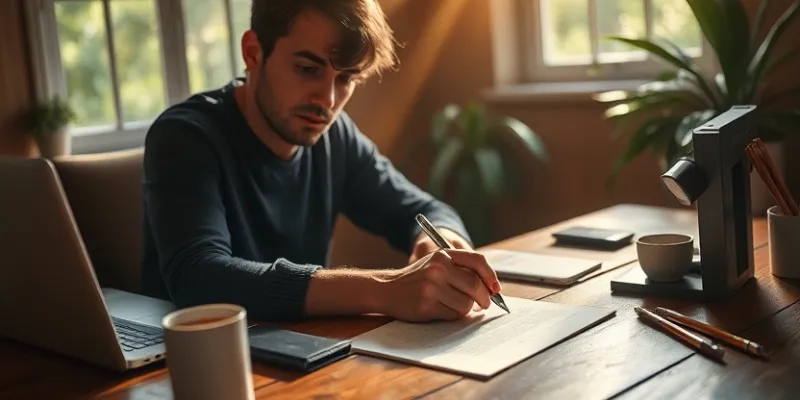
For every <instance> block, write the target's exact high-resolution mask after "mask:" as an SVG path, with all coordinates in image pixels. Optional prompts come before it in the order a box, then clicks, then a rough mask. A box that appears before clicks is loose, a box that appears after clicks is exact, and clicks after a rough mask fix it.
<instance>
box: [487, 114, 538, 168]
mask: <svg viewBox="0 0 800 400" xmlns="http://www.w3.org/2000/svg"><path fill="white" fill-rule="evenodd" d="M498 128H499V129H500V130H501V131H503V132H507V133H509V134H510V135H511V136H512V137H513V138H514V139H515V140H519V141H520V142H521V143H522V145H523V147H524V148H525V149H526V150H527V151H528V152H529V153H530V154H531V155H532V156H534V157H536V158H537V159H539V160H540V161H542V162H547V160H548V159H549V156H548V154H547V147H546V146H545V145H544V142H542V139H541V137H539V135H537V134H536V132H534V131H533V130H532V129H531V128H530V127H529V126H528V125H525V124H524V123H523V122H522V121H520V120H518V119H516V118H511V117H503V118H500V119H498V120H496V121H495V123H494V124H493V125H492V129H498Z"/></svg>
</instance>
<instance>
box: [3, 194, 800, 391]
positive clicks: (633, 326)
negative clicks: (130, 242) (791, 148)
mask: <svg viewBox="0 0 800 400" xmlns="http://www.w3.org/2000/svg"><path fill="white" fill-rule="evenodd" d="M573 225H585V226H596V227H613V228H621V229H629V230H632V231H634V232H636V233H637V234H639V235H640V234H646V233H651V232H664V231H670V232H684V233H694V232H696V228H695V227H696V222H695V219H694V214H693V213H692V212H691V211H687V210H673V209H661V208H652V207H645V206H635V205H620V206H616V207H612V208H609V209H605V210H601V211H598V212H595V213H592V214H588V215H585V216H582V217H578V218H574V219H571V220H568V221H565V222H563V223H560V224H557V225H553V226H551V227H548V228H545V229H541V230H538V231H535V232H531V233H528V234H525V235H522V236H519V237H515V238H511V239H509V240H506V241H503V242H499V243H496V244H494V245H492V246H490V247H491V248H502V249H510V250H519V251H541V252H548V253H551V254H565V255H567V254H568V255H571V256H578V257H586V258H596V259H599V260H602V261H603V262H604V263H605V264H607V265H604V268H603V270H602V271H600V272H599V273H597V274H595V275H594V276H592V277H591V278H590V279H587V280H585V281H584V282H581V283H578V284H576V285H573V286H572V287H567V288H562V287H556V286H545V285H534V284H524V283H513V282H508V281H506V282H504V293H505V294H506V295H508V296H517V297H525V298H529V299H541V300H543V301H550V302H555V303H563V304H572V305H582V306H594V307H606V308H612V309H615V310H616V312H617V313H616V316H615V317H614V318H612V319H611V320H609V321H606V322H605V323H603V324H601V325H599V326H596V327H594V328H592V329H590V330H588V331H586V332H584V333H582V334H581V335H578V336H577V337H575V338H572V339H570V340H568V341H565V342H563V343H561V344H559V345H557V346H555V347H553V348H551V349H548V350H547V351H544V352H542V353H540V354H539V355H537V356H535V357H532V358H530V359H528V360H526V361H523V362H522V363H520V364H518V365H516V366H514V367H512V368H511V369H509V370H507V371H505V372H503V373H501V374H500V375H498V376H496V377H495V378H493V379H491V380H488V381H480V380H473V379H469V378H464V377H461V376H459V375H455V374H450V373H445V372H440V371H435V370H431V369H426V368H421V367H415V366H408V365H405V364H402V363H398V362H394V361H388V360H382V359H379V358H374V357H369V356H363V355H353V356H350V357H348V358H347V359H345V360H342V361H340V362H337V363H335V364H332V365H329V366H327V367H325V368H322V369H321V370H319V371H316V372H314V373H311V374H301V373H297V372H291V371H282V370H279V369H276V368H273V367H270V366H267V365H263V364H260V363H256V364H254V366H253V379H254V385H255V388H256V394H257V397H258V398H264V399H266V398H269V399H274V398H370V399H382V398H392V399H394V398H419V397H426V398H427V397H430V398H448V399H449V398H455V399H465V398H515V399H516V398H608V397H612V396H616V395H620V394H621V395H622V396H623V397H631V398H639V397H648V398H651V396H653V393H654V392H659V394H658V396H661V392H663V393H664V395H663V397H683V396H686V397H693V398H694V397H702V396H706V395H711V396H714V397H716V396H717V394H719V393H722V394H739V393H745V394H746V393H768V394H770V395H772V394H775V395H777V396H778V397H780V395H781V394H782V393H784V392H783V391H782V390H783V389H775V390H772V389H769V387H767V385H766V382H769V383H770V384H772V383H775V384H778V383H785V384H789V385H791V384H792V382H789V381H788V380H789V378H781V376H782V374H785V373H794V374H795V375H797V372H798V371H797V368H798V367H796V366H790V363H791V361H792V360H798V354H797V353H798V351H800V350H799V349H800V346H798V345H797V344H795V343H796V342H797V331H798V327H800V324H799V323H798V315H800V310H798V306H797V305H795V306H792V304H795V303H796V302H797V301H798V299H800V284H798V283H793V282H789V281H786V280H781V279H777V278H775V277H774V276H772V275H771V274H770V273H769V256H768V247H767V246H766V242H767V229H766V222H765V220H763V219H759V220H756V221H754V225H753V233H754V237H753V239H754V247H755V248H756V251H755V257H756V266H757V268H756V279H754V280H752V281H751V282H749V283H748V284H746V285H745V286H744V287H743V288H742V289H741V290H740V291H739V292H738V293H736V294H735V295H734V296H733V297H731V298H730V299H728V300H725V301H718V302H707V303H703V302H692V301H686V300H679V299H670V298H654V297H636V296H622V295H616V294H612V293H611V291H610V281H611V280H612V279H613V278H615V277H616V276H619V275H620V274H623V273H625V272H627V270H628V269H630V268H631V266H630V265H628V264H629V263H628V262H621V263H620V264H619V265H616V263H618V262H619V260H622V259H625V258H626V257H628V256H629V254H628V253H626V252H631V251H632V247H633V246H628V247H627V248H625V249H622V250H619V251H616V252H604V251H591V250H576V249H565V248H560V247H558V246H555V245H554V243H553V239H552V237H551V236H550V234H551V233H552V232H553V231H556V230H559V229H563V228H565V227H568V226H573ZM633 254H634V258H635V253H633ZM634 306H645V307H656V306H664V307H669V308H673V309H675V310H677V311H679V312H682V313H685V314H687V315H690V316H693V317H696V318H699V319H701V320H703V321H707V322H710V323H712V324H715V325H717V326H719V327H721V328H723V329H727V330H731V331H733V332H741V333H743V334H747V335H750V336H748V337H749V338H751V339H754V340H757V341H761V342H762V343H763V344H764V345H766V346H768V347H771V348H773V349H775V350H776V351H778V353H776V358H775V359H773V361H771V362H770V363H762V362H758V361H755V362H753V360H752V359H750V358H749V357H747V356H742V355H740V354H734V351H733V350H729V351H728V355H726V362H727V365H724V366H722V365H719V364H714V363H712V362H710V361H708V360H707V359H705V358H704V357H702V356H697V355H694V354H695V353H694V352H693V351H692V350H691V349H690V348H688V347H687V346H685V345H683V344H682V343H680V342H678V341H676V340H675V339H673V338H672V337H670V336H668V335H666V334H664V333H663V332H661V331H660V330H658V329H654V328H653V327H651V326H650V325H646V324H644V323H642V322H641V321H639V320H638V319H637V317H636V315H635V313H634V312H633V307H634ZM781 310H783V311H782V312H781ZM388 321H390V319H389V318H386V317H384V316H362V317H350V318H328V319H315V320H313V321H307V322H302V323H282V324H278V325H279V326H281V327H284V328H287V329H292V330H296V331H300V332H305V333H311V334H316V335H323V336H329V337H336V338H351V337H354V336H356V335H358V334H360V333H363V332H366V331H369V330H371V329H374V328H375V327H378V326H380V325H382V324H385V323H386V322H388ZM793 324H794V325H793ZM0 356H2V359H3V360H4V362H2V363H0V398H52V397H55V398H64V397H67V398H74V397H79V398H114V399H117V398H119V399H123V398H124V399H133V398H135V399H140V398H148V399H149V398H156V399H158V398H171V390H170V389H171V387H170V382H169V377H168V374H167V372H166V369H165V368H164V364H163V363H160V364H156V365H153V366H150V367H147V368H145V369H143V370H140V371H131V372H128V373H123V374H120V373H115V372H110V371H105V370H102V369H100V368H97V367H94V366H91V365H88V364H85V363H82V362H78V361H74V360H70V359H67V358H64V357H61V356H57V355H54V354H52V353H49V352H46V351H43V350H38V349H34V348H32V347H29V346H26V345H21V344H17V343H13V342H10V341H7V340H0ZM740 356H741V357H740ZM795 364H797V362H795ZM793 368H794V369H793ZM707 379H708V380H712V381H713V382H714V384H713V385H710V386H709V387H705V386H703V385H705V384H706V383H705V382H706V380H707ZM728 380H731V381H732V382H733V383H732V384H730V385H729V384H727V383H726V381H728ZM756 380H758V382H759V383H753V381H756ZM795 380H796V379H795ZM762 381H763V382H764V383H760V382H762ZM795 385H796V384H795ZM773 386H774V385H773ZM737 388H738V389H737ZM765 390H768V392H764V391H765ZM769 390H771V391H769ZM794 393H797V391H796V390H795V391H794ZM695 395H697V396H695ZM723 397H725V396H723ZM768 397H769V396H768ZM726 398H727V397H726Z"/></svg>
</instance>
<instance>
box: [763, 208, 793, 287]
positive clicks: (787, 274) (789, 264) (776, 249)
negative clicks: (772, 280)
mask: <svg viewBox="0 0 800 400" xmlns="http://www.w3.org/2000/svg"><path fill="white" fill-rule="evenodd" d="M767 225H768V227H769V260H770V269H771V271H772V275H775V276H777V277H779V278H789V279H800V216H790V215H785V214H783V213H782V212H781V210H780V208H778V207H777V206H774V207H770V209H769V210H767Z"/></svg>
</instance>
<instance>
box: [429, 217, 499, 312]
mask: <svg viewBox="0 0 800 400" xmlns="http://www.w3.org/2000/svg"><path fill="white" fill-rule="evenodd" d="M417 223H418V224H419V226H420V227H421V228H422V230H423V231H425V233H426V234H427V235H428V236H429V237H430V238H431V239H432V240H433V242H434V243H436V245H437V246H439V248H440V249H453V248H454V247H453V245H452V244H450V242H448V241H447V239H445V238H444V237H443V236H442V235H441V234H440V233H439V231H438V230H437V229H436V228H435V227H434V226H433V224H431V223H430V221H428V219H427V218H425V216H424V215H422V214H417ZM491 299H492V302H493V303H494V304H497V306H498V307H500V308H502V309H503V310H505V311H506V312H507V313H509V314H510V313H511V310H509V309H508V306H507V305H506V302H505V301H504V300H503V296H500V293H495V294H493V295H491Z"/></svg>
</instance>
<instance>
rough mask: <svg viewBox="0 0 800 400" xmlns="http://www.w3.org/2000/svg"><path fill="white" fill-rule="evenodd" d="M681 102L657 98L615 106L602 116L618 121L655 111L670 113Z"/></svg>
mask: <svg viewBox="0 0 800 400" xmlns="http://www.w3.org/2000/svg"><path fill="white" fill-rule="evenodd" d="M682 103H683V102H682V101H681V99H680V98H675V97H668V96H664V97H657V98H651V99H649V100H641V101H632V102H630V103H625V104H617V105H615V106H612V107H609V108H608V109H606V111H605V113H604V116H605V117H606V118H607V119H611V120H619V119H623V118H629V117H633V116H638V115H642V114H645V113H646V112H650V111H656V110H667V111H672V110H674V109H675V106H676V105H681V104H682Z"/></svg>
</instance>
